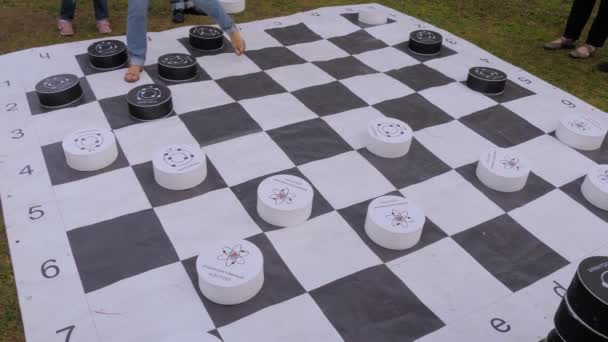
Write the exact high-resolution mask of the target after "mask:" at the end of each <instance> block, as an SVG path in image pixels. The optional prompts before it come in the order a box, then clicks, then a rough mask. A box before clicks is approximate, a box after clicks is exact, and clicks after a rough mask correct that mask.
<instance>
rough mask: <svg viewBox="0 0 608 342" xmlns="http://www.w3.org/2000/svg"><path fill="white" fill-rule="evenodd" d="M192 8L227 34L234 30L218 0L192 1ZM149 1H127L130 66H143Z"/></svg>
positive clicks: (234, 27) (146, 40) (146, 41)
mask: <svg viewBox="0 0 608 342" xmlns="http://www.w3.org/2000/svg"><path fill="white" fill-rule="evenodd" d="M193 2H194V6H195V7H196V8H197V9H199V10H201V11H203V12H205V13H207V15H209V16H210V17H212V18H213V19H214V20H215V21H216V22H217V24H218V25H219V27H220V28H221V29H222V30H223V31H224V32H226V33H227V34H230V33H232V32H233V31H234V30H236V26H235V25H234V22H233V21H232V18H231V17H230V16H229V15H228V14H227V13H226V11H225V10H224V7H222V4H220V3H219V1H218V0H193ZM148 4H149V0H129V14H128V17H127V45H128V49H127V50H128V52H129V59H130V62H131V65H144V62H145V61H146V49H147V43H148V39H147V26H148Z"/></svg>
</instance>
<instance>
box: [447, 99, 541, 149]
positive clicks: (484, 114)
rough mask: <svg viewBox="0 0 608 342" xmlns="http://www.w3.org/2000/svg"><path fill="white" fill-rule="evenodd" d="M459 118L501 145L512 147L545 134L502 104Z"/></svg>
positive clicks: (480, 133)
mask: <svg viewBox="0 0 608 342" xmlns="http://www.w3.org/2000/svg"><path fill="white" fill-rule="evenodd" d="M459 120H460V122H462V123H463V124H464V125H465V126H467V127H469V128H470V129H472V130H474V131H475V132H476V133H477V134H479V135H481V136H482V137H484V138H486V139H488V140H490V141H491V142H493V143H494V144H495V145H497V146H499V147H512V146H515V145H519V144H521V143H524V142H526V141H529V140H532V139H534V138H536V137H539V136H541V135H543V134H545V133H544V132H543V131H541V130H540V129H539V128H537V127H536V126H534V125H532V124H531V123H529V122H528V121H526V120H525V119H523V118H522V117H520V116H519V115H517V114H515V113H513V112H512V111H510V110H508V109H507V108H505V107H503V106H501V105H498V106H493V107H490V108H487V109H484V110H481V111H479V112H476V113H473V114H470V115H467V116H465V117H462V118H460V119H459Z"/></svg>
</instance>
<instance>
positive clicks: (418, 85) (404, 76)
mask: <svg viewBox="0 0 608 342" xmlns="http://www.w3.org/2000/svg"><path fill="white" fill-rule="evenodd" d="M386 74H387V75H389V76H391V77H392V78H394V79H396V80H398V81H400V82H401V83H403V84H405V85H407V86H408V87H410V88H412V89H414V90H415V91H421V90H424V89H428V88H432V87H439V86H442V85H446V84H449V83H452V82H455V81H454V80H453V79H451V78H450V77H447V76H446V75H444V74H442V73H440V72H439V71H437V70H435V69H432V68H429V67H428V66H426V65H424V64H418V65H413V66H409V67H405V68H401V69H397V70H391V71H389V72H387V73H386Z"/></svg>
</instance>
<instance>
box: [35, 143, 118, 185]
mask: <svg viewBox="0 0 608 342" xmlns="http://www.w3.org/2000/svg"><path fill="white" fill-rule="evenodd" d="M116 145H117V146H116V147H117V148H118V158H117V159H116V161H114V162H113V163H112V164H111V165H109V166H107V167H105V168H103V169H101V170H99V171H78V170H74V169H72V168H71V167H70V166H69V165H68V164H67V162H66V160H65V153H64V152H63V147H62V143H61V142H58V143H54V144H50V145H46V146H42V155H43V156H44V161H45V163H46V168H47V171H48V173H49V177H50V178H51V184H53V185H60V184H65V183H69V182H74V181H77V180H81V179H85V178H89V177H93V176H97V175H99V174H102V173H105V172H108V171H113V170H118V169H120V168H123V167H127V166H129V161H128V160H127V158H126V157H125V154H124V152H123V151H122V148H121V147H120V144H119V143H118V141H117V142H116Z"/></svg>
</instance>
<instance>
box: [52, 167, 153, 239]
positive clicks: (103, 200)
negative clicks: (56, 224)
mask: <svg viewBox="0 0 608 342" xmlns="http://www.w3.org/2000/svg"><path fill="white" fill-rule="evenodd" d="M53 189H54V191H55V196H56V199H57V205H58V206H59V209H60V210H61V213H62V216H63V222H64V224H65V228H66V230H71V229H74V228H78V227H82V226H86V225H91V224H95V223H98V222H102V221H106V220H110V219H112V218H113V217H117V216H122V215H127V214H131V213H135V212H138V211H141V210H145V209H148V208H150V202H149V201H148V199H147V198H146V195H145V194H144V192H143V191H142V188H141V186H140V185H139V182H138V181H137V178H136V177H135V173H134V172H133V170H131V168H122V169H118V170H115V171H110V172H105V173H102V174H100V175H98V176H95V177H91V178H85V179H82V180H79V181H73V182H70V183H65V184H62V185H57V186H55V187H54V188H53Z"/></svg>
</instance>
